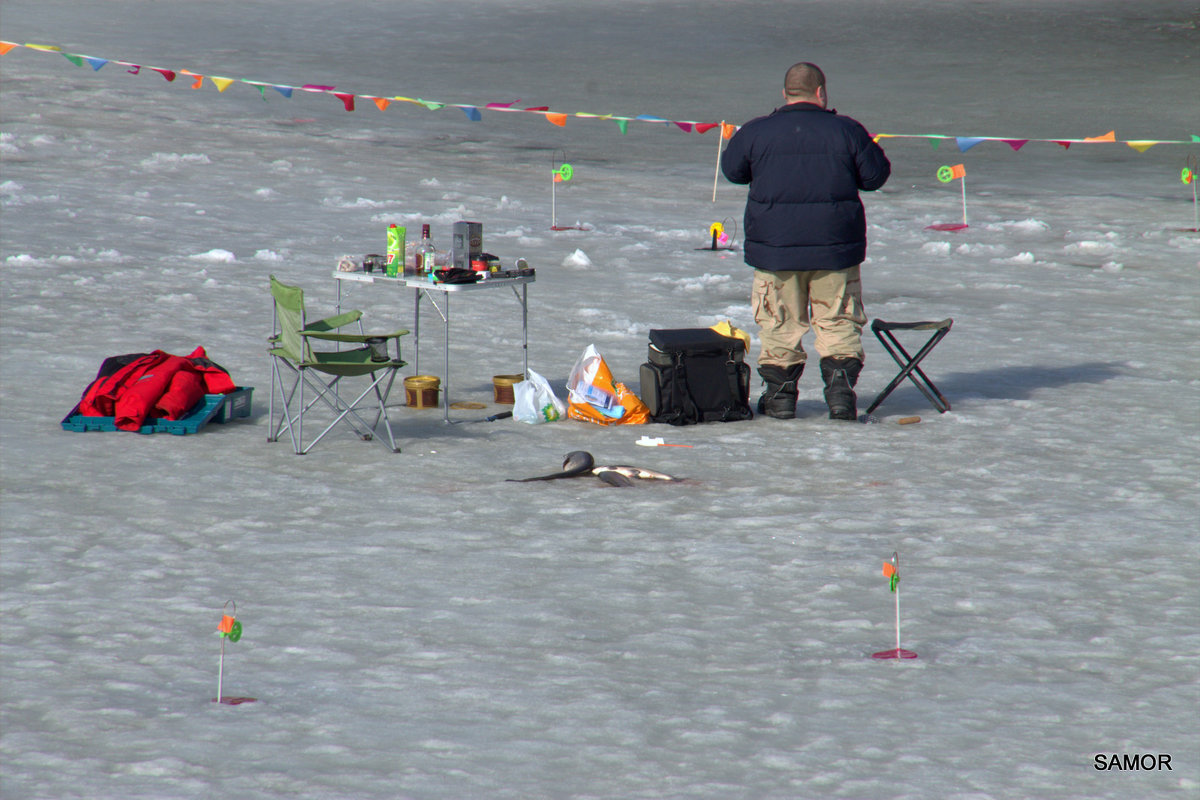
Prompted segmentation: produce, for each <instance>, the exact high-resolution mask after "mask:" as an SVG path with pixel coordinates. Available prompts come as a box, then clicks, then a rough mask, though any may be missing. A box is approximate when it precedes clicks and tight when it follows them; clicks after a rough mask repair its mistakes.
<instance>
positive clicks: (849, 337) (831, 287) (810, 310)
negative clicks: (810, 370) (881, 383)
mask: <svg viewBox="0 0 1200 800" xmlns="http://www.w3.org/2000/svg"><path fill="white" fill-rule="evenodd" d="M751 303H752V305H753V308H754V321H755V322H757V323H758V326H759V333H758V337H759V341H760V343H761V345H762V350H761V351H760V352H759V356H758V363H759V364H774V365H776V366H780V367H790V366H794V365H796V364H803V363H804V362H805V361H806V360H807V358H808V355H807V354H806V353H805V352H804V346H803V345H802V344H801V343H800V339H801V338H802V337H803V336H804V334H806V333H808V331H809V330H810V329H811V330H813V331H815V332H816V335H817V339H816V343H815V347H816V351H817V353H819V354H820V355H821V357H822V358H824V357H825V356H834V357H839V356H842V357H844V356H853V357H854V358H858V359H862V357H863V349H862V328H863V325H865V324H866V322H867V312H866V309H865V308H864V307H863V301H862V281H861V280H860V278H859V268H858V267H856V266H855V267H850V268H848V269H840V270H797V271H786V272H768V271H766V270H761V269H756V270H754V286H753V288H752V289H751Z"/></svg>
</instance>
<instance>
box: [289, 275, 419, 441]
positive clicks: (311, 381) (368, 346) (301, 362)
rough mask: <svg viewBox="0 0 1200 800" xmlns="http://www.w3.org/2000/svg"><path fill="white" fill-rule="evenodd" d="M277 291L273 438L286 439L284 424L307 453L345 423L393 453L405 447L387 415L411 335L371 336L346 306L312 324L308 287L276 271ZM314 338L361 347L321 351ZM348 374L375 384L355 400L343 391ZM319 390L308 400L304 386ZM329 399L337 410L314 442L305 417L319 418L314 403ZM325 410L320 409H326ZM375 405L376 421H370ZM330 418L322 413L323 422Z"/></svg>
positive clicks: (328, 403)
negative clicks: (403, 344) (353, 329)
mask: <svg viewBox="0 0 1200 800" xmlns="http://www.w3.org/2000/svg"><path fill="white" fill-rule="evenodd" d="M271 296H272V297H273V298H274V301H275V303H274V305H275V310H274V319H273V321H272V334H271V338H270V339H269V340H268V342H269V346H268V349H267V352H268V353H269V354H270V356H271V401H270V412H269V414H270V430H269V431H268V434H267V441H268V442H275V441H278V440H279V436H280V434H281V433H283V431H284V430H286V431H287V432H288V435H289V436H290V437H291V439H292V448H293V449H294V450H295V451H296V454H297V455H304V454H305V453H307V452H308V451H309V450H311V449H312V448H313V447H314V446H316V444H317V442H319V441H321V439H323V438H324V437H325V434H327V433H329V432H330V431H331V430H333V428H334V427H335V426H336V425H337V424H338V423H341V422H345V423H346V424H347V425H349V426H350V427H351V428H352V429H353V430H354V432H355V433H356V434H358V436H359V438H361V439H364V440H370V439H376V441H378V442H379V443H380V444H382V445H383V446H384V447H387V448H389V449H390V450H391V451H392V452H393V453H398V452H400V448H399V447H397V446H396V439H395V438H394V437H393V435H392V425H391V422H390V420H389V419H388V415H387V398H388V394H389V393H390V392H391V390H392V383H393V382H395V380H396V372H397V370H399V369H400V368H401V367H403V366H404V365H405V363H406V362H404V361H401V360H400V337H401V336H404V335H405V334H407V333H408V331H406V330H398V331H394V332H392V333H387V334H382V335H375V336H368V335H366V334H365V333H363V327H362V312H361V311H347V312H345V313H344V314H338V315H337V316H333V317H328V318H326V319H322V320H319V321H317V322H308V321H307V319H306V318H305V310H304V290H303V289H301V288H300V287H298V286H289V285H287V284H286V283H280V282H279V281H278V280H276V279H275V276H274V275H272V276H271ZM354 323H357V324H358V333H357V334H354V333H337V332H336V331H337V330H338V329H340V328H344V327H346V326H347V325H352V324H354ZM314 340H316V341H319V342H336V343H337V346H338V347H339V348H340V346H341V345H359V346H358V347H356V348H353V349H346V350H343V349H334V350H314V349H313V342H314ZM393 341H394V342H395V345H396V348H395V349H396V355H395V357H394V358H393V357H392V356H391V354H390V352H389V350H390V347H389V345H390V343H391V342H393ZM285 375H288V376H294V380H292V382H291V386H290V387H289V386H285V382H284V376H285ZM343 378H350V379H354V378H366V379H367V380H368V381H369V385H368V386H367V387H366V388H365V389H363V390H362V392H361V393H359V394H358V395H357V396H356V397H355V398H354V400H352V401H347V399H346V397H347V396H349V395H353V394H354V392H353V391H351V392H349V393H345V395H344V394H343V391H342V390H343V389H344V387H342V386H341V381H342V379H343ZM306 386H307V387H308V388H309V389H311V390H313V391H315V392H316V396H315V397H314V398H311V399H309V400H307V401H306V400H305V397H304V390H305V387H306ZM276 391H278V392H279V397H280V405H281V409H280V415H279V421H278V422H276V419H275V393H276ZM318 403H322V404H323V405H324V407H325V409H328V410H329V411H331V412H332V413H333V415H334V418H333V421H332V422H330V423H329V424H328V425H327V426H326V427H325V429H324V430H322V431H321V432H320V433H319V434H318V435H317V436H316V438H315V439H313V440H312V441H311V442H309V443H308V444H307V445H306V444H305V443H304V418H305V417H306V416H312V414H311V413H310V412H312V411H313V408H314V406H316V405H317V404H318ZM325 409H319V411H321V412H323V411H324V410H325ZM371 411H373V412H374V414H375V419H374V421H372V422H371V423H370V424H368V423H367V420H366V419H364V417H363V414H366V415H367V416H368V417H369V412H371ZM326 419H327V417H324V416H323V417H322V418H321V420H320V422H319V423H317V424H320V423H321V422H324V421H325V420H326ZM381 420H382V422H383V432H384V434H385V436H386V441H384V439H383V438H379V437H376V436H375V433H376V431H377V430H378V429H379V427H380V425H379V423H380V421H381Z"/></svg>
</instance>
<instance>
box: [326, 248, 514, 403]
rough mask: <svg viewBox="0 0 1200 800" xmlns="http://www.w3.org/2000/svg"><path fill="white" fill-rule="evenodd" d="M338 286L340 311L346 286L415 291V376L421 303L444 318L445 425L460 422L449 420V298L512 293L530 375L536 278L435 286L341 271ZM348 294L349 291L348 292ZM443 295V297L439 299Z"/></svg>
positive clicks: (417, 279) (403, 278)
mask: <svg viewBox="0 0 1200 800" xmlns="http://www.w3.org/2000/svg"><path fill="white" fill-rule="evenodd" d="M333 277H334V280H335V282H336V283H337V309H338V312H339V313H340V312H341V310H342V287H343V285H349V286H357V285H368V286H395V287H400V288H408V289H412V290H413V325H412V331H413V351H414V352H413V373H414V374H416V375H420V374H421V301H422V300H425V301H427V302H428V303H429V304H430V305H431V306H433V308H434V310H435V311H436V312H437V313H438V316H440V317H441V318H442V323H443V331H444V336H445V349H444V352H443V365H444V369H445V375H444V377H443V378H442V408H443V413H442V416H443V418H444V419H445V420H446V422H448V423H449V422H460V421H461V420H452V419H450V296H451V295H454V294H458V293H460V292H465V293H477V292H489V291H499V290H502V289H503V288H504V287H508V288H510V289H511V290H512V293H513V296H514V297H516V298H517V302H518V303H520V305H521V357H522V367H521V370H522V374H524V375H528V374H529V296H528V292H529V284H531V283H533V282H534V281H535V280H536V279H537V276H536V275H521V276H517V277H511V278H487V279H485V280H481V281H477V282H475V283H434V282H433V281H431V280H429V279H428V278H427V277H424V276H415V275H400V276H397V277H395V278H389V277H387V276H386V275H383V274H380V273H375V272H342V271H341V270H335V271H334V273H333ZM347 291H348V290H347ZM439 295H440V298H439Z"/></svg>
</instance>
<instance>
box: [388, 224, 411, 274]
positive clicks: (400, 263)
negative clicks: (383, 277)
mask: <svg viewBox="0 0 1200 800" xmlns="http://www.w3.org/2000/svg"><path fill="white" fill-rule="evenodd" d="M406 233H407V231H406V230H405V229H404V226H402V225H389V226H388V230H387V276H388V277H389V278H395V277H396V276H397V275H399V274H400V273H401V272H403V271H404V236H405V234H406Z"/></svg>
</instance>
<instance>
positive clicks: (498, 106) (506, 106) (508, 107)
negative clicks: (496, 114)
mask: <svg viewBox="0 0 1200 800" xmlns="http://www.w3.org/2000/svg"><path fill="white" fill-rule="evenodd" d="M519 102H521V101H520V100H513V101H512V102H511V103H488V104H487V105H486V106H484V108H490V109H492V110H493V111H516V110H517V109H515V108H513V106H515V105H516V104H517V103H519Z"/></svg>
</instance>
